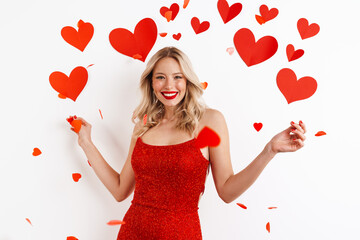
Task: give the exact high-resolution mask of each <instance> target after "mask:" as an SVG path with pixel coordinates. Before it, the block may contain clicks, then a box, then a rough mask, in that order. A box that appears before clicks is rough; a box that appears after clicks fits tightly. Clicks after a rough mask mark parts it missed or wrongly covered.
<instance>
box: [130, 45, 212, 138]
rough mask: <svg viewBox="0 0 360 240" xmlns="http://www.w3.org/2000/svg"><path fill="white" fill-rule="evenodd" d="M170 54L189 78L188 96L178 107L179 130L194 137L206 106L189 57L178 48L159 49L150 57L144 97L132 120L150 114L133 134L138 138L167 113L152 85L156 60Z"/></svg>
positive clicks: (143, 80) (143, 77)
mask: <svg viewBox="0 0 360 240" xmlns="http://www.w3.org/2000/svg"><path fill="white" fill-rule="evenodd" d="M167 57H170V58H173V59H175V60H176V61H177V62H178V63H179V65H180V69H181V72H182V74H183V75H184V76H185V78H186V80H187V82H186V92H185V96H184V98H183V99H182V100H181V102H180V103H179V104H178V106H177V108H176V110H175V117H176V119H177V121H176V125H175V127H176V129H179V130H182V131H185V132H188V133H189V134H190V135H191V136H192V135H193V133H194V132H195V131H196V129H197V127H198V125H199V120H200V119H201V117H202V116H203V114H204V112H205V109H206V108H207V106H206V104H205V102H204V101H203V99H202V94H203V88H202V86H201V83H200V81H199V79H198V77H197V75H196V74H195V72H194V70H193V67H192V65H191V62H190V60H189V58H188V57H187V56H186V55H185V54H184V53H183V52H182V51H181V50H179V49H178V48H176V47H165V48H163V49H160V50H159V51H158V52H156V53H155V54H154V55H153V56H152V57H151V58H150V60H149V62H148V63H147V65H146V68H145V70H144V72H143V74H142V75H141V79H140V90H141V93H142V99H141V102H140V104H139V105H138V106H137V107H136V109H135V111H134V113H133V116H132V122H133V123H136V121H135V120H137V121H143V119H144V117H145V116H147V121H146V123H145V124H142V127H141V128H139V129H138V130H137V131H136V132H135V133H134V134H135V136H136V137H139V136H142V135H143V134H144V133H145V132H146V131H147V130H149V129H150V128H152V127H155V126H157V125H159V124H160V120H161V119H162V118H163V117H164V115H165V111H164V105H163V104H162V103H161V101H159V100H158V99H157V97H156V95H155V93H154V89H153V87H152V75H153V70H154V68H155V66H156V63H157V62H158V61H159V60H161V59H163V58H167Z"/></svg>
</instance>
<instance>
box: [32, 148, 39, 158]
mask: <svg viewBox="0 0 360 240" xmlns="http://www.w3.org/2000/svg"><path fill="white" fill-rule="evenodd" d="M40 154H41V151H40V149H39V148H34V150H33V153H32V155H33V156H35V157H36V156H39V155H40Z"/></svg>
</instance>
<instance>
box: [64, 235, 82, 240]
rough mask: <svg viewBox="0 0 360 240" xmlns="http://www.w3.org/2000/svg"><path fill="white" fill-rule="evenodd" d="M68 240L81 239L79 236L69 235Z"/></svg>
mask: <svg viewBox="0 0 360 240" xmlns="http://www.w3.org/2000/svg"><path fill="white" fill-rule="evenodd" d="M66 240H79V239H77V238H76V237H74V236H69V237H67V238H66Z"/></svg>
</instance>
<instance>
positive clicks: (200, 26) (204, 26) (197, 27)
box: [191, 17, 210, 34]
mask: <svg viewBox="0 0 360 240" xmlns="http://www.w3.org/2000/svg"><path fill="white" fill-rule="evenodd" d="M191 26H192V28H193V29H194V32H195V33H196V34H199V33H202V32H205V31H206V30H208V29H209V27H210V23H209V22H208V21H203V22H202V23H200V20H199V19H198V18H197V17H193V18H192V19H191Z"/></svg>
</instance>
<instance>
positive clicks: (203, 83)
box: [201, 82, 208, 90]
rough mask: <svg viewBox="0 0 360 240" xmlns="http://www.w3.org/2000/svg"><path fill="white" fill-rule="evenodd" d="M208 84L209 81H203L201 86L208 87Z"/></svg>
mask: <svg viewBox="0 0 360 240" xmlns="http://www.w3.org/2000/svg"><path fill="white" fill-rule="evenodd" d="M207 86H208V83H207V82H202V83H201V87H202V89H204V90H205V89H206V88H207Z"/></svg>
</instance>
